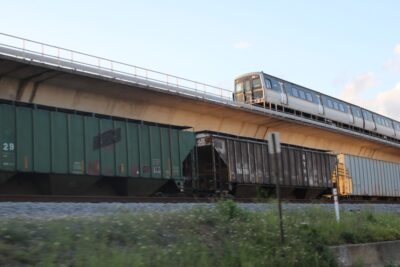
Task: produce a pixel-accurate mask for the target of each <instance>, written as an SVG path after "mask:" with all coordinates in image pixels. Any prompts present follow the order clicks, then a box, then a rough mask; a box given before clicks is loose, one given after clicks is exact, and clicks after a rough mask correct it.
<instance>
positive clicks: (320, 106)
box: [317, 95, 324, 115]
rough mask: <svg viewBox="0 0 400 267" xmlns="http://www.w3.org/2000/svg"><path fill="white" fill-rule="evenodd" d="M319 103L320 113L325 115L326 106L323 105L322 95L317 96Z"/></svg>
mask: <svg viewBox="0 0 400 267" xmlns="http://www.w3.org/2000/svg"><path fill="white" fill-rule="evenodd" d="M317 101H318V113H319V114H321V115H324V106H323V105H322V99H321V96H320V95H317Z"/></svg>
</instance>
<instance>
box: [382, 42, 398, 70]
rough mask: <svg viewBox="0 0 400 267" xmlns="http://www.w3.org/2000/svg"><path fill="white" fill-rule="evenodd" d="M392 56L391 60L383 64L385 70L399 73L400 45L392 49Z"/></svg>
mask: <svg viewBox="0 0 400 267" xmlns="http://www.w3.org/2000/svg"><path fill="white" fill-rule="evenodd" d="M393 51H394V54H395V56H393V57H392V58H390V59H389V60H387V61H386V62H385V65H384V67H385V69H387V70H390V71H394V72H399V73H400V44H397V45H396V46H395V47H394V50H393Z"/></svg>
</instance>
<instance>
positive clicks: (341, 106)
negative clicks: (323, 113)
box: [339, 103, 345, 112]
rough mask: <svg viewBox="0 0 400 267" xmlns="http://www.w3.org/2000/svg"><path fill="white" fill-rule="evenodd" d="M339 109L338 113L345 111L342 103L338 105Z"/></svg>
mask: <svg viewBox="0 0 400 267" xmlns="http://www.w3.org/2000/svg"><path fill="white" fill-rule="evenodd" d="M339 109H340V111H342V112H345V110H344V106H343V104H342V103H339Z"/></svg>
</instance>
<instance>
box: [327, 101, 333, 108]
mask: <svg viewBox="0 0 400 267" xmlns="http://www.w3.org/2000/svg"><path fill="white" fill-rule="evenodd" d="M328 107H330V108H333V103H332V100H330V99H328Z"/></svg>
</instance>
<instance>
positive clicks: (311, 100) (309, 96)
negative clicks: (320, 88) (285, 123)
mask: <svg viewBox="0 0 400 267" xmlns="http://www.w3.org/2000/svg"><path fill="white" fill-rule="evenodd" d="M306 95H307V100H308V101H310V102H313V99H312V95H311V93H308V92H307V94H306Z"/></svg>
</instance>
